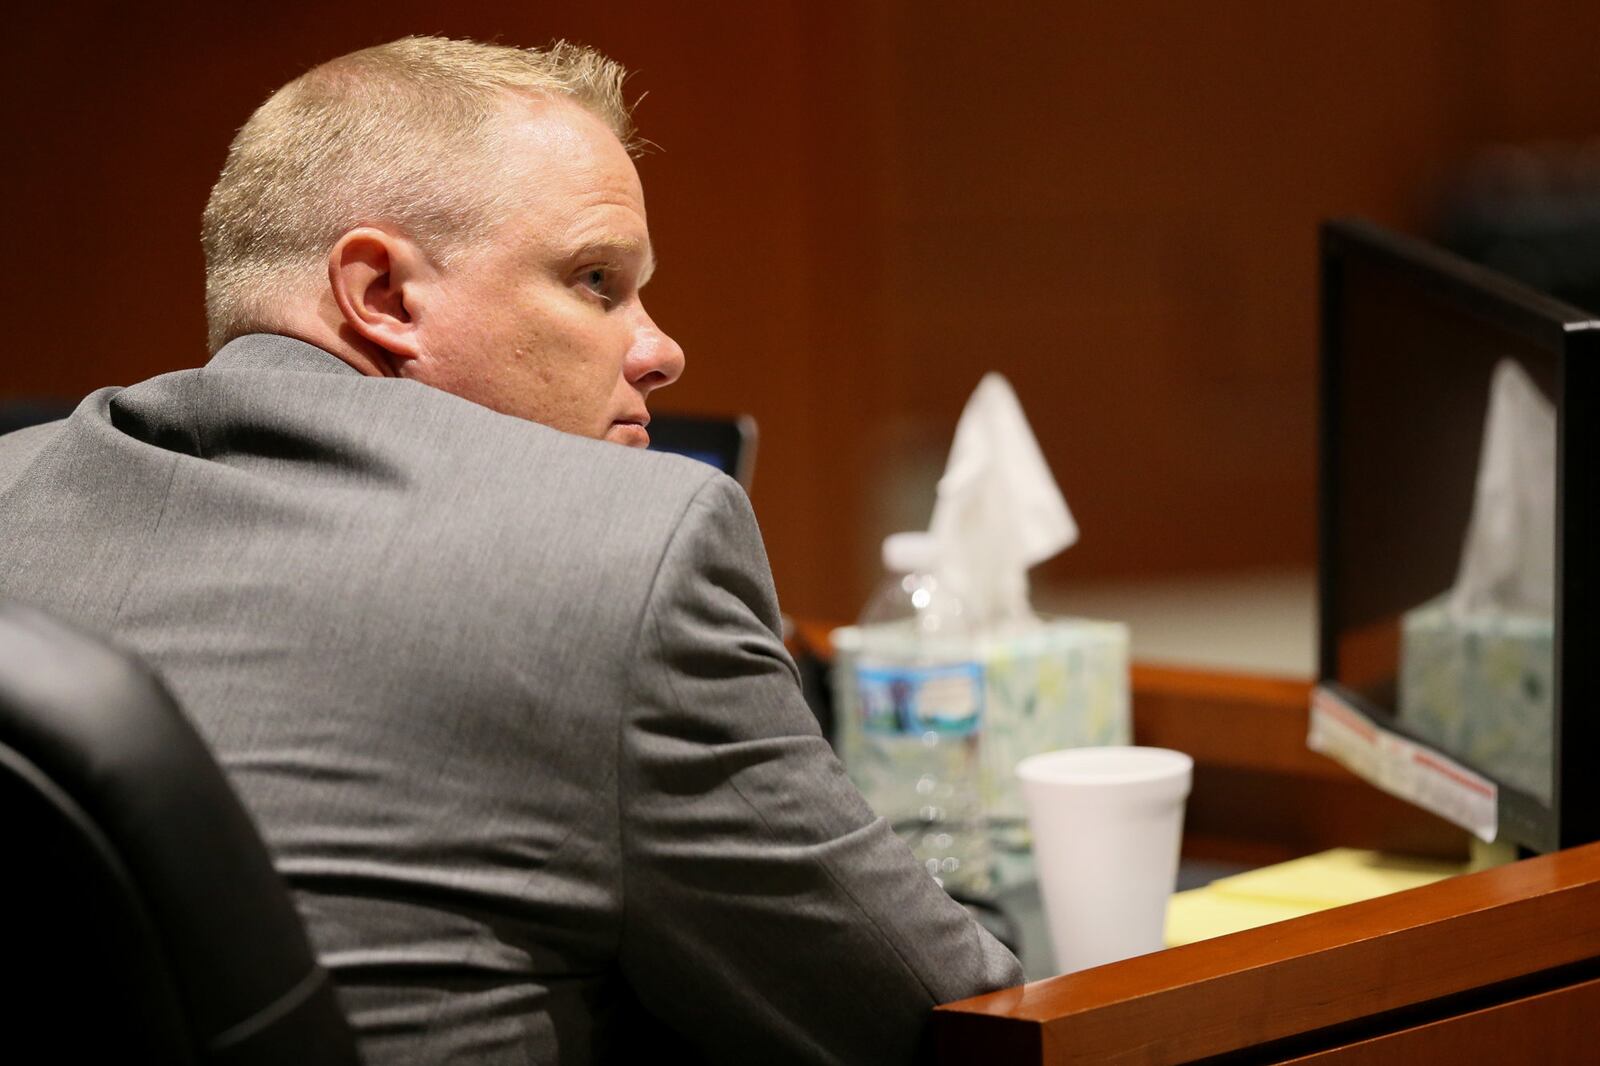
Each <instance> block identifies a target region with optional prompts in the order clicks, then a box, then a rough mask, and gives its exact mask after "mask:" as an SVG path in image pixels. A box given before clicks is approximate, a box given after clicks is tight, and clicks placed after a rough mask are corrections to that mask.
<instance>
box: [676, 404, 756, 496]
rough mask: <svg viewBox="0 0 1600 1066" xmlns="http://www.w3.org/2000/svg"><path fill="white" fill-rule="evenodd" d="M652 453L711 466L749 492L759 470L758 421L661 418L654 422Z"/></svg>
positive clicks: (679, 417) (743, 417) (710, 418)
mask: <svg viewBox="0 0 1600 1066" xmlns="http://www.w3.org/2000/svg"><path fill="white" fill-rule="evenodd" d="M650 450H651V451H657V452H672V453H673V454H675V455H682V456H687V457H688V458H690V459H695V460H698V461H700V462H702V463H707V464H709V465H711V466H714V467H716V468H717V469H718V470H721V471H722V472H723V473H724V474H727V475H728V476H729V477H731V478H733V479H735V480H736V481H738V482H739V484H741V485H743V486H744V487H745V489H746V491H748V490H749V488H750V478H751V475H752V474H753V473H754V471H755V458H756V423H755V419H753V418H751V417H750V416H749V415H737V416H733V417H725V418H724V417H714V416H697V415H668V414H663V415H657V416H656V417H655V418H653V419H651V420H650Z"/></svg>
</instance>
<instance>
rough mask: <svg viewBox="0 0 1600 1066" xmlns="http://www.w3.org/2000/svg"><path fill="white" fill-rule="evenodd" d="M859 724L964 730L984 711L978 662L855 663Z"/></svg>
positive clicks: (878, 729) (972, 728) (916, 730)
mask: <svg viewBox="0 0 1600 1066" xmlns="http://www.w3.org/2000/svg"><path fill="white" fill-rule="evenodd" d="M856 686H857V690H858V691H859V692H860V695H861V714H862V728H863V729H864V730H865V731H866V732H868V733H874V734H878V735H880V736H882V735H884V734H911V735H916V736H920V735H922V734H924V733H930V732H931V733H938V734H940V735H943V736H957V737H961V736H968V735H970V734H972V733H976V732H977V731H978V722H979V719H980V718H981V717H982V713H983V667H982V666H981V665H979V664H978V663H941V664H940V665H938V666H891V665H886V664H880V663H869V662H863V663H859V664H857V666H856Z"/></svg>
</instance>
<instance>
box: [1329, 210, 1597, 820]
mask: <svg viewBox="0 0 1600 1066" xmlns="http://www.w3.org/2000/svg"><path fill="white" fill-rule="evenodd" d="M1322 265H1323V380H1322V421H1323V425H1322V430H1323V433H1322V538H1321V540H1322V558H1321V566H1320V570H1321V589H1320V591H1321V604H1320V618H1321V625H1322V634H1321V649H1322V651H1321V667H1320V678H1319V681H1320V683H1321V686H1322V688H1323V690H1324V692H1325V693H1326V694H1328V695H1330V696H1331V697H1334V698H1336V699H1337V700H1339V701H1342V702H1343V703H1344V704H1345V705H1346V706H1347V707H1348V708H1350V709H1352V710H1354V711H1356V712H1357V713H1358V714H1360V715H1361V716H1364V718H1365V719H1366V720H1367V721H1368V722H1370V723H1371V724H1373V725H1375V726H1377V727H1379V729H1381V730H1383V731H1387V732H1392V733H1393V734H1394V735H1395V736H1397V737H1400V738H1403V739H1404V741H1409V742H1412V743H1411V744H1410V745H1409V746H1406V745H1401V746H1402V747H1404V749H1405V758H1404V764H1403V765H1396V766H1389V767H1382V768H1378V769H1375V770H1372V771H1371V772H1369V773H1368V776H1369V777H1373V778H1376V779H1377V781H1376V783H1379V784H1383V785H1385V786H1386V787H1387V786H1388V785H1389V784H1392V783H1393V782H1394V780H1395V778H1396V777H1397V775H1404V774H1406V773H1407V772H1408V768H1409V767H1411V766H1421V767H1423V768H1426V765H1427V763H1428V761H1429V755H1430V753H1437V754H1439V755H1443V756H1445V757H1446V758H1445V759H1434V760H1433V762H1434V763H1435V764H1436V765H1437V766H1438V767H1440V768H1441V770H1442V775H1441V776H1440V777H1439V781H1440V783H1441V784H1442V785H1443V786H1445V787H1449V786H1451V784H1452V781H1451V777H1452V776H1453V777H1454V779H1455V781H1454V784H1458V785H1463V787H1466V786H1473V787H1478V788H1480V790H1481V789H1483V788H1484V786H1487V792H1486V795H1488V796H1490V797H1492V806H1494V807H1495V808H1497V809H1496V810H1495V811H1494V814H1495V822H1496V828H1497V832H1498V835H1499V836H1500V837H1501V838H1502V839H1508V840H1512V841H1514V842H1516V843H1518V844H1521V845H1523V846H1526V847H1529V848H1533V849H1537V850H1549V849H1551V848H1553V847H1557V846H1565V844H1567V843H1573V842H1576V841H1575V840H1571V839H1567V835H1568V833H1569V832H1579V831H1580V830H1579V824H1580V822H1582V821H1585V820H1592V815H1589V814H1587V813H1585V814H1584V815H1582V816H1581V817H1578V818H1569V819H1566V822H1567V823H1568V824H1566V825H1565V826H1563V824H1562V823H1563V819H1562V817H1561V815H1562V812H1563V807H1564V803H1563V795H1562V794H1561V790H1562V786H1563V784H1564V783H1565V784H1566V785H1567V786H1569V788H1570V786H1571V785H1572V784H1573V782H1571V781H1567V782H1563V779H1562V758H1561V751H1562V744H1563V740H1564V739H1565V740H1567V741H1570V740H1572V739H1573V737H1572V736H1570V735H1569V736H1567V737H1565V738H1564V737H1563V733H1562V728H1561V727H1562V718H1563V715H1562V711H1563V706H1564V701H1563V697H1564V695H1570V693H1564V691H1563V689H1564V684H1563V683H1564V679H1565V678H1566V677H1567V676H1568V675H1570V671H1566V672H1564V671H1563V669H1562V667H1563V665H1567V666H1571V665H1572V664H1571V663H1565V664H1564V663H1563V660H1562V658H1561V655H1560V651H1561V648H1562V638H1563V636H1564V635H1565V634H1564V626H1563V622H1564V613H1563V610H1562V606H1563V601H1564V599H1566V600H1569V601H1570V595H1569V594H1568V590H1567V588H1566V585H1565V578H1566V577H1570V576H1571V573H1570V572H1564V570H1563V567H1562V563H1563V552H1562V550H1561V549H1562V548H1563V547H1564V546H1565V547H1566V548H1568V554H1569V555H1570V554H1571V549H1572V548H1573V547H1574V546H1573V545H1572V544H1570V543H1566V542H1565V541H1564V539H1563V522H1564V521H1565V520H1567V519H1569V518H1572V519H1576V518H1578V517H1579V516H1578V514H1577V513H1576V512H1575V511H1574V512H1573V513H1571V514H1569V513H1568V511H1569V510H1571V509H1569V508H1563V506H1562V503H1563V492H1562V489H1563V487H1564V486H1565V487H1566V488H1567V489H1569V490H1570V489H1571V488H1573V487H1574V486H1575V485H1576V484H1577V481H1575V480H1573V479H1572V478H1571V477H1570V476H1568V477H1567V478H1565V479H1564V478H1563V476H1562V475H1563V470H1562V469H1561V464H1560V459H1561V458H1562V455H1561V448H1560V447H1559V445H1560V442H1561V439H1562V433H1561V430H1562V428H1564V427H1563V422H1564V419H1567V418H1569V417H1570V413H1571V412H1570V411H1564V410H1563V407H1562V401H1563V399H1564V398H1567V397H1568V392H1569V388H1570V380H1569V372H1570V370H1571V368H1572V366H1573V364H1574V361H1577V362H1583V361H1584V360H1585V359H1587V366H1589V367H1592V366H1593V364H1594V358H1593V355H1592V350H1593V349H1594V347H1595V345H1594V341H1595V339H1596V336H1597V334H1596V332H1595V328H1594V327H1596V326H1597V324H1596V323H1593V322H1590V321H1589V316H1588V315H1587V314H1586V313H1584V312H1580V311H1577V310H1575V309H1573V308H1569V307H1566V306H1564V305H1561V304H1559V303H1556V302H1555V301H1553V300H1550V299H1547V298H1545V297H1542V296H1540V295H1538V294H1536V293H1533V292H1532V291H1530V290H1526V289H1523V288H1521V287H1520V286H1517V285H1515V284H1513V283H1511V282H1509V281H1507V280H1506V279H1504V278H1502V277H1500V276H1498V275H1496V274H1493V273H1491V272H1489V271H1486V270H1483V269H1481V268H1478V267H1474V266H1472V265H1470V264H1467V263H1465V262H1463V261H1461V260H1458V259H1455V258H1454V257H1451V256H1449V255H1447V254H1445V253H1443V252H1440V251H1438V250H1437V249H1434V248H1431V247H1429V246H1426V245H1423V244H1421V243H1419V242H1414V241H1410V240H1408V239H1405V238H1401V237H1398V236H1395V235H1393V234H1388V233H1384V232H1383V231H1381V230H1379V229H1377V228H1376V227H1373V226H1370V225H1367V224H1364V223H1330V224H1329V225H1328V226H1327V227H1325V229H1324V234H1323V264H1322ZM1567 458H1571V456H1570V454H1569V455H1568V456H1567ZM1566 472H1567V473H1568V474H1569V475H1570V473H1571V471H1570V470H1568V471H1566ZM1580 562H1581V561H1580ZM1567 606H1568V607H1569V608H1570V607H1571V606H1572V604H1571V603H1570V602H1569V603H1567ZM1567 706H1570V704H1567ZM1480 779H1481V780H1480ZM1463 783H1464V784H1463ZM1425 784H1426V783H1424V785H1425ZM1417 787H1422V786H1417ZM1396 790H1397V791H1399V792H1400V793H1401V794H1403V795H1407V798H1412V799H1416V798H1418V797H1417V796H1416V795H1413V794H1407V792H1406V787H1404V783H1402V787H1400V788H1398V789H1396ZM1423 791H1426V788H1425V787H1424V788H1423ZM1468 798H1469V799H1470V798H1471V797H1470V796H1469V797H1468ZM1567 798H1568V799H1570V796H1568V797H1567ZM1424 805H1428V804H1426V803H1425V804H1424ZM1436 809H1437V808H1436ZM1440 813H1447V814H1448V813H1449V811H1448V810H1445V809H1440ZM1569 813H1570V812H1569ZM1458 820H1460V819H1458ZM1463 824H1466V823H1465V822H1464V823H1463ZM1584 832H1587V831H1586V830H1585V831H1584ZM1558 841H1559V843H1558Z"/></svg>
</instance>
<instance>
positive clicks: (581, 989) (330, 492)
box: [0, 336, 1020, 1063]
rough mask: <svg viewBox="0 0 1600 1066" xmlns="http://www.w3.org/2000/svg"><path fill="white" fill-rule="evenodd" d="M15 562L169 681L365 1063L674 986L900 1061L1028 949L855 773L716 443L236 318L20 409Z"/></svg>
mask: <svg viewBox="0 0 1600 1066" xmlns="http://www.w3.org/2000/svg"><path fill="white" fill-rule="evenodd" d="M0 595H4V596H12V597H17V598H20V599H22V600H25V601H29V602H32V603H35V604H37V605H40V606H43V607H45V608H47V609H52V610H54V611H56V612H58V613H60V614H63V615H65V616H67V617H69V618H72V619H75V620H76V621H78V622H80V623H82V624H85V625H88V626H90V627H94V628H97V629H99V630H101V631H103V632H107V633H110V634H112V635H114V636H115V637H116V638H117V639H118V640H119V641H120V642H122V643H123V644H124V645H126V646H128V647H129V648H131V649H133V650H134V651H136V652H138V653H139V654H141V655H143V656H144V657H146V658H147V659H148V660H149V661H150V662H151V663H152V664H153V665H154V666H155V667H156V668H157V669H158V670H159V671H160V672H161V673H162V674H163V675H164V676H165V677H166V679H167V680H168V682H169V683H170V684H171V686H172V688H173V689H174V691H175V692H176V694H177V696H178V698H179V700H180V702H181V703H182V704H183V706H184V707H185V708H187V710H188V711H189V713H190V714H191V715H192V717H193V718H194V719H195V720H196V723H197V724H198V726H199V727H200V729H201V732H202V733H203V734H204V735H205V736H206V737H207V738H208V740H209V741H210V742H211V744H212V745H213V747H214V749H215V750H216V751H217V752H218V754H219V756H220V758H221V760H222V762H223V765H224V766H225V768H226V769H227V770H228V772H229V775H230V777H231V779H232V781H233V783H234V785H235V786H236V787H237V789H238V790H239V792H240V794H241V795H242V797H243V798H244V801H245V803H246V806H247V807H248V808H249V809H250V810H251V811H252V812H253V813H254V815H255V817H256V819H257V820H258V822H259V824H260V826H261V829H262V831H263V833H264V835H265V837H266V839H267V842H268V844H269V846H270V848H271V849H272V851H273V853H274V855H275V858H276V860H277V863H278V865H279V868H280V869H281V870H282V872H283V873H284V875H285V876H286V877H287V878H288V880H289V883H290V885H291V886H292V888H293V889H294V891H295V894H296V898H297V901H298V903H299V905H300V909H301V912H302V914H303V915H304V916H305V919H306V922H307V925H308V928H309V930H310V933H311V938H312V941H313V942H314V943H315V945H316V946H317V948H318V951H319V953H320V954H321V956H322V958H323V960H324V962H325V963H326V964H327V965H328V966H329V967H330V968H331V970H332V971H333V973H334V975H335V978H336V979H337V981H338V983H339V985H340V988H341V995H342V998H343V1002H344V1004H345V1006H346V1009H347V1011H348V1013H349V1014H350V1016H351V1019H352V1021H353V1022H354V1024H355V1026H356V1027H357V1030H358V1032H359V1033H360V1034H361V1037H362V1041H363V1047H364V1050H365V1052H366V1055H367V1057H368V1059H369V1060H370V1061H371V1062H374V1063H384V1062H395V1063H401V1062H404V1063H428V1062H444V1061H466V1062H476V1063H502V1062H503V1063H511V1062H516V1063H522V1062H529V1061H536V1062H546V1061H558V1060H559V1061H563V1062H582V1061H587V1060H590V1059H595V1058H606V1057H611V1056H615V1055H616V1054H618V1053H619V1049H621V1048H622V1047H623V1046H624V1045H625V1044H626V1040H625V1039H624V1038H626V1037H629V1036H637V1035H638V1034H639V1033H641V1032H644V1031H646V1030H645V1029H642V1028H640V1026H644V1025H647V1024H649V1019H650V1018H654V1019H659V1020H664V1021H665V1022H666V1023H667V1024H668V1025H669V1026H670V1027H671V1029H673V1030H675V1031H676V1033H678V1034H680V1035H681V1036H682V1037H683V1038H685V1039H687V1040H688V1041H689V1042H690V1043H691V1044H693V1045H694V1046H695V1047H697V1048H698V1049H699V1050H700V1051H701V1052H702V1053H703V1054H704V1055H706V1057H708V1058H712V1059H717V1060H724V1061H751V1060H756V1059H759V1060H762V1061H769V1062H786V1061H844V1062H862V1063H867V1062H873V1063H876V1062H893V1061H897V1060H902V1059H906V1058H908V1057H909V1056H910V1055H911V1054H912V1052H913V1048H914V1046H915V1045H916V1043H917V1041H918V1038H919V1033H920V1032H921V1031H922V1030H923V1028H924V1026H925V1023H926V1018H927V1015H928V1011H929V1008H931V1007H932V1006H933V1005H934V1004H936V1003H939V1002H943V1001H948V1000H952V999H957V998H960V997H963V996H966V995H969V994H973V993H976V992H980V991H984V990H987V989H991V988H997V987H1001V986H1004V985H1008V984H1012V983H1015V982H1017V981H1018V980H1020V973H1019V970H1018V968H1017V965H1016V961H1015V960H1014V959H1013V958H1011V956H1010V955H1009V954H1008V953H1006V952H1005V951H1004V949H1003V948H1001V947H1000V946H999V945H998V944H996V943H995V942H994V941H993V940H992V939H991V938H990V937H989V936H988V935H987V934H986V933H984V932H983V931H982V930H980V929H979V928H978V927H977V926H976V925H975V924H974V923H973V922H972V921H971V920H970V919H969V918H968V917H967V915H966V913H965V912H964V911H963V910H962V909H961V908H960V907H958V906H956V905H955V904H954V903H952V902H951V901H950V900H949V899H948V898H947V897H946V896H944V894H943V893H942V892H941V891H940V890H939V889H938V888H937V887H936V886H935V885H934V884H933V882H932V880H931V879H930V878H928V877H927V876H926V875H925V874H924V873H923V872H922V871H921V870H920V869H919V868H917V867H916V866H915V865H914V863H913V860H912V859H911V857H910V854H909V852H908V851H907V850H906V849H905V848H904V847H902V846H901V844H900V843H899V842H898V841H897V840H896V838H895V837H894V835H893V833H892V832H890V830H889V828H888V826H887V825H886V824H885V823H884V821H883V820H882V819H878V818H875V817H874V816H873V815H872V813H871V812H870V811H869V810H868V808H867V807H866V805H865V803H864V802H863V801H862V799H861V797H860V795H859V794H858V793H857V792H856V790H855V789H854V788H853V787H852V786H851V785H850V783H849V781H848V780H847V779H846V778H845V776H844V774H843V772H842V771H841V769H840V767H839V764H838V762H837V761H836V760H835V759H834V757H833V755H832V754H831V752H830V751H829V749H828V746H827V744H826V742H825V741H824V740H823V738H822V737H821V736H820V735H819V733H818V730H817V727H816V725H815V723H814V721H813V719H812V717H811V715H810V713H809V712H808V710H807V708H806V706H805V704H804V703H803V702H802V700H801V698H800V693H799V688H798V686H797V684H796V679H795V673H794V667H793V664H792V663H791V662H790V660H789V658H788V656H787V655H786V654H785V652H784V650H783V647H782V644H781V642H780V640H779V638H778V636H777V634H776V628H777V623H778V613H777V604H776V599H775V596H774V593H773V589H772V584H771V578H770V576H769V573H768V569H767V564H766V559H765V555H764V552H763V550H762V546H761V539H760V535H759V533H758V531H757V529H756V524H755V521H754V518H753V516H752V514H751V511H750V507H749V504H748V501H747V500H746V498H745V496H744V494H743V492H742V491H741V490H740V489H739V487H738V486H737V485H736V484H735V483H734V482H732V481H730V480H729V479H727V478H725V477H723V476H722V475H720V474H717V473H716V472H714V471H713V470H711V469H710V468H709V467H706V466H703V465H701V464H698V463H694V462H691V461H689V460H684V459H678V458H676V457H674V456H665V455H655V454H645V453H640V452H636V451H631V450H628V449H625V448H621V447H618V446H616V445H611V444H606V443H602V442H596V441H589V440H584V439H580V438H577V437H573V436H569V435H566V434H562V433H557V432H555V431H553V430H549V429H546V428H544V427H542V426H537V425H533V424H531V423H528V422H523V421H520V420H517V419H513V418H509V417H506V416H502V415H499V414H496V413H494V412H492V411H489V410H488V409H486V408H483V407H479V406H477V405H474V404H472V403H469V402H467V401H465V400H462V399H459V398H457V397H455V396H451V395H448V394H446V393H443V392H439V391H436V390H433V389H430V388H427V387H425V386H422V385H418V384H415V383H412V382H408V381H397V380H390V379H376V378H368V377H363V376H361V375H360V374H357V373H356V372H354V371H353V370H351V369H350V368H349V367H347V366H346V365H345V364H344V363H342V362H340V361H339V360H337V359H335V358H334V357H332V356H330V355H328V354H327V353H325V352H323V351H321V350H320V349H317V348H314V347H312V346H310V345H307V344H303V343H301V342H299V341H294V340H290V339H287V338H282V337H268V336H255V337H247V338H243V339H241V340H239V341H235V342H234V343H233V344H230V345H229V346H228V347H227V348H225V349H224V350H223V351H222V352H220V353H219V354H218V355H217V356H216V357H215V358H214V359H213V360H212V361H211V362H210V364H208V365H207V366H206V367H205V368H204V369H201V370H190V371H183V372H179V373H174V374H167V375H163V376H161V377H157V378H154V379H152V380H150V381H147V382H144V383H142V384H139V385H135V386H133V387H130V388H125V389H115V388H111V389H102V390H100V391H98V392H96V393H94V394H93V395H91V396H90V397H88V398H87V399H86V400H85V401H84V402H83V404H82V405H81V406H80V407H79V408H78V409H77V411H76V412H75V413H74V414H73V415H72V416H71V417H70V418H68V419H67V420H65V421H64V422H57V423H52V424H50V425H47V426H42V427H37V428H35V429H31V430H23V431H21V432H20V433H16V434H12V435H10V436H7V437H4V438H0ZM217 890H218V891H227V886H226V885H219V886H217ZM89 964H90V965H92V960H91V961H90V962H89ZM641 1008H642V1009H641Z"/></svg>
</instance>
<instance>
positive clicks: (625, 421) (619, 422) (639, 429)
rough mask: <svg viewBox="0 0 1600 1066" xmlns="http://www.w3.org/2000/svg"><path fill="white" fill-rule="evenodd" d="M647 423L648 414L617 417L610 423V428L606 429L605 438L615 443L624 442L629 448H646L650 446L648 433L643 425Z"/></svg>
mask: <svg viewBox="0 0 1600 1066" xmlns="http://www.w3.org/2000/svg"><path fill="white" fill-rule="evenodd" d="M649 424H650V416H649V415H643V416H641V417H639V418H618V419H616V420H615V421H613V422H612V423H611V428H610V429H609V430H607V431H606V440H609V441H612V442H614V443H617V444H625V445H627V446H628V447H630V448H648V447H650V433H649V431H648V430H646V429H645V427H646V426H648V425H649Z"/></svg>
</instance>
